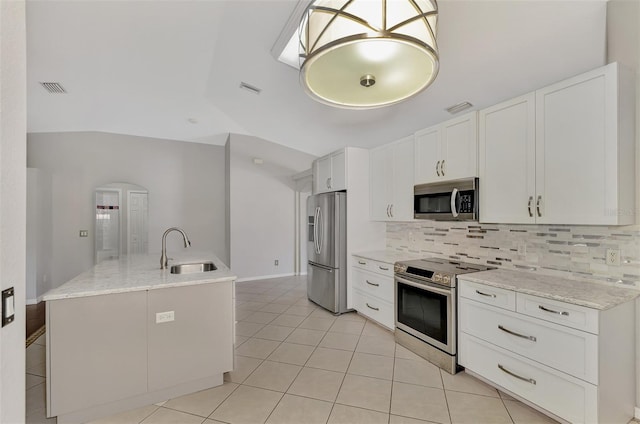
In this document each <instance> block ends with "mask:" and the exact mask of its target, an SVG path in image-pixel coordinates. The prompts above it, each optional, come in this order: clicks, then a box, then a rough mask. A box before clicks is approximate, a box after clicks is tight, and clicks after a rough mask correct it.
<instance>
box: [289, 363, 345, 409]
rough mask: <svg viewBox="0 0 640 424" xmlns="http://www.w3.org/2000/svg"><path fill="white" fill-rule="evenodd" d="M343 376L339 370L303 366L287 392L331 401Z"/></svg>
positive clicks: (333, 399) (338, 388) (334, 397)
mask: <svg viewBox="0 0 640 424" xmlns="http://www.w3.org/2000/svg"><path fill="white" fill-rule="evenodd" d="M343 378H344V374H343V373H341V372H335V371H327V370H320V369H316V368H306V367H305V368H303V369H302V371H300V374H298V377H296V379H295V380H294V382H293V384H292V385H291V387H289V390H288V393H290V394H292V395H299V396H304V397H309V398H313V399H319V400H326V401H329V402H333V401H335V399H336V396H337V395H338V390H340V385H341V384H342V380H343Z"/></svg>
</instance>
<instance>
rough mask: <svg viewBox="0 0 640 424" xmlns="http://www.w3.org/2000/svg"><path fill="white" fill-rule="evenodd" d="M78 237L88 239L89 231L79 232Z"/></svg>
mask: <svg viewBox="0 0 640 424" xmlns="http://www.w3.org/2000/svg"><path fill="white" fill-rule="evenodd" d="M80 237H89V230H80Z"/></svg>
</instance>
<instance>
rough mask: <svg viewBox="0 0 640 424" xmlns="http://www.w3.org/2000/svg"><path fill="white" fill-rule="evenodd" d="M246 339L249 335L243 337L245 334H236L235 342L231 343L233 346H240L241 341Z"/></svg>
mask: <svg viewBox="0 0 640 424" xmlns="http://www.w3.org/2000/svg"><path fill="white" fill-rule="evenodd" d="M247 340H249V337H245V336H238V335H237V334H236V343H235V344H234V345H233V347H238V346H240V345H241V344H242V343H244V342H246V341H247Z"/></svg>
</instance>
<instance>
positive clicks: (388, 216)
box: [387, 205, 391, 218]
mask: <svg viewBox="0 0 640 424" xmlns="http://www.w3.org/2000/svg"><path fill="white" fill-rule="evenodd" d="M387 218H391V216H390V215H389V205H387Z"/></svg>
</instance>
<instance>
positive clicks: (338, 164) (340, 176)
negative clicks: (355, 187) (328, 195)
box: [329, 150, 347, 191]
mask: <svg viewBox="0 0 640 424" xmlns="http://www.w3.org/2000/svg"><path fill="white" fill-rule="evenodd" d="M346 164H347V161H346V155H345V151H344V150H341V151H340V152H337V153H334V154H332V155H331V177H330V178H331V180H330V182H329V185H330V187H331V191H338V190H346V189H347V180H346V170H347V166H346Z"/></svg>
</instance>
